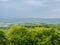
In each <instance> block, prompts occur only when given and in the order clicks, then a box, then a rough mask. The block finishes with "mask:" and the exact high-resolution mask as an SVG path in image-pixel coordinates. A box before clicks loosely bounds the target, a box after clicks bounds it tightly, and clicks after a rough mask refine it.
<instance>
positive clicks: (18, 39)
mask: <svg viewBox="0 0 60 45" xmlns="http://www.w3.org/2000/svg"><path fill="white" fill-rule="evenodd" d="M0 45H60V24H40V25H36V24H31V25H13V26H10V27H9V28H6V29H5V28H4V29H0Z"/></svg>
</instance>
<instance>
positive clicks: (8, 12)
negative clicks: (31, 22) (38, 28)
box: [0, 0, 60, 18]
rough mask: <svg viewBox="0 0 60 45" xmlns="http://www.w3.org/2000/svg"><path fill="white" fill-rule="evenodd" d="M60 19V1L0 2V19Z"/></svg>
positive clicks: (5, 0) (19, 0) (12, 0)
mask: <svg viewBox="0 0 60 45" xmlns="http://www.w3.org/2000/svg"><path fill="white" fill-rule="evenodd" d="M30 17H32V18H60V0H0V18H30Z"/></svg>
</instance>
